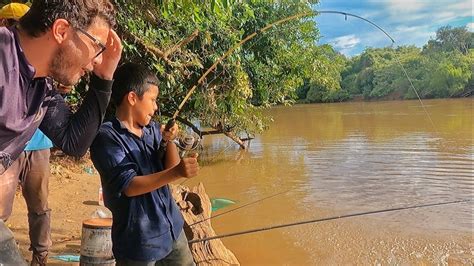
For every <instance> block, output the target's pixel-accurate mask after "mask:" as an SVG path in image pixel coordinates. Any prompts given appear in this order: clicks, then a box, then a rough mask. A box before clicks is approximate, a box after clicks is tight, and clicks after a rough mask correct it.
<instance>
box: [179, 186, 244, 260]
mask: <svg viewBox="0 0 474 266" xmlns="http://www.w3.org/2000/svg"><path fill="white" fill-rule="evenodd" d="M171 189H172V193H173V197H174V198H175V200H176V203H177V204H178V207H179V208H180V209H181V213H182V214H183V217H184V232H185V233H186V237H187V238H188V240H193V239H201V238H205V237H210V236H215V235H216V233H215V232H214V229H212V226H211V220H206V221H204V222H201V223H198V224H195V225H193V226H191V227H190V226H189V225H190V224H194V223H196V222H200V221H203V220H205V219H207V218H209V217H210V216H211V210H212V209H211V208H212V206H211V201H210V199H209V196H208V195H207V194H206V191H205V189H204V185H203V184H202V183H199V184H198V185H197V186H195V187H193V188H192V189H189V188H187V187H185V186H179V185H171ZM189 248H190V249H191V252H192V254H193V258H194V262H195V263H196V265H240V263H239V261H238V260H237V258H236V257H235V255H234V254H233V253H232V252H231V251H230V250H228V249H227V248H226V247H225V246H224V244H223V243H222V241H221V240H220V239H215V240H211V241H205V242H198V243H194V244H191V245H190V246H189Z"/></svg>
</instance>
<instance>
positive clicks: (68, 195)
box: [6, 156, 107, 265]
mask: <svg viewBox="0 0 474 266" xmlns="http://www.w3.org/2000/svg"><path fill="white" fill-rule="evenodd" d="M99 187H100V178H99V176H98V174H97V172H96V171H95V169H94V168H93V166H92V163H91V161H90V160H89V159H87V157H86V158H83V159H80V160H74V159H72V158H69V157H57V156H52V160H51V177H50V183H49V192H50V194H49V207H50V209H51V237H52V240H53V246H52V247H51V250H50V257H51V256H54V255H79V253H80V244H81V232H82V221H83V220H86V219H88V218H91V217H92V215H93V214H94V212H95V211H96V210H98V209H101V210H104V211H107V209H105V208H104V207H102V206H100V205H99V204H98V195H99ZM6 224H7V226H8V227H9V228H10V229H11V230H12V232H13V234H14V236H15V239H16V241H17V242H18V244H19V247H20V250H21V253H22V255H23V257H24V258H25V259H26V260H27V261H30V260H31V252H30V251H28V248H29V243H30V242H29V237H28V218H27V209H26V204H25V200H24V199H23V196H22V195H21V192H20V191H19V190H18V191H17V194H16V197H15V202H14V206H13V213H12V216H11V217H10V219H8V220H7V222H6ZM48 265H79V263H70V262H62V261H59V260H55V259H52V258H50V259H49V260H48Z"/></svg>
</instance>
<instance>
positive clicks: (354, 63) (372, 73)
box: [297, 26, 474, 102]
mask: <svg viewBox="0 0 474 266" xmlns="http://www.w3.org/2000/svg"><path fill="white" fill-rule="evenodd" d="M331 57H333V58H337V59H334V60H332V62H334V63H333V67H334V68H335V70H333V71H331V72H330V73H328V74H329V75H334V76H333V79H334V80H338V82H336V83H334V84H331V86H325V85H324V84H321V82H319V81H308V82H305V84H304V85H303V86H301V87H299V88H298V89H297V95H298V98H299V100H300V101H302V102H336V101H347V100H354V99H365V100H380V99H413V98H416V94H415V92H414V91H413V89H412V88H411V85H410V81H409V79H408V78H407V77H406V76H405V74H404V72H403V69H402V67H401V66H400V65H403V67H404V68H405V69H406V72H407V74H408V76H409V77H410V79H411V81H412V82H413V86H414V87H415V88H416V90H417V92H418V93H419V95H420V97H421V98H448V97H463V96H468V95H472V94H473V91H474V83H473V75H472V74H473V66H474V33H472V32H469V31H468V30H467V29H466V28H463V27H450V26H445V27H441V28H439V29H438V30H437V32H436V37H435V38H434V39H432V40H429V41H428V42H427V43H426V44H425V45H424V46H423V48H421V49H420V48H417V47H415V46H402V47H398V48H394V49H392V48H367V49H366V50H365V51H364V52H363V53H362V54H360V55H358V56H355V57H353V58H350V59H347V58H345V57H344V56H342V55H337V54H336V53H335V52H334V51H332V52H331Z"/></svg>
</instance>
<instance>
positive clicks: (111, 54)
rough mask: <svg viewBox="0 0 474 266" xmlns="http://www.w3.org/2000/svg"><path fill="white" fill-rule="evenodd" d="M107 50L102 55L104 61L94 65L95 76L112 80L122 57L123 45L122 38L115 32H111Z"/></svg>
mask: <svg viewBox="0 0 474 266" xmlns="http://www.w3.org/2000/svg"><path fill="white" fill-rule="evenodd" d="M105 46H106V49H105V51H104V53H102V55H101V56H102V61H101V62H100V64H97V65H94V74H95V75H96V76H98V77H99V78H101V79H105V80H112V79H113V77H114V72H115V69H117V65H118V63H119V61H120V57H121V56H122V43H121V41H120V37H119V36H118V35H117V33H116V32H115V31H114V30H112V29H111V30H110V31H109V35H108V37H107V44H106V45H105Z"/></svg>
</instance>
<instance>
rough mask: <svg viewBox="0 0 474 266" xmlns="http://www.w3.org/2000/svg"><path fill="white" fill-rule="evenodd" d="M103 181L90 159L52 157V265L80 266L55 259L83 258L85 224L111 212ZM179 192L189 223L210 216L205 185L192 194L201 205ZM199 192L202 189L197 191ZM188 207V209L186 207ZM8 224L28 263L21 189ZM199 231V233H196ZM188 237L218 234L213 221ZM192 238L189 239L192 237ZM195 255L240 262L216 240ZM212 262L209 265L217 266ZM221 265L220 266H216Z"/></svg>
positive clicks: (195, 250)
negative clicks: (102, 202)
mask: <svg viewBox="0 0 474 266" xmlns="http://www.w3.org/2000/svg"><path fill="white" fill-rule="evenodd" d="M99 187H100V178H99V176H98V174H97V172H96V171H95V169H94V168H93V166H92V162H91V161H90V160H89V159H88V157H87V156H86V157H84V158H81V159H79V160H75V159H73V158H71V157H67V156H59V157H58V156H52V158H51V179H50V184H49V191H50V195H49V207H50V208H51V210H52V212H51V236H52V241H53V245H52V247H51V249H50V259H49V260H48V265H77V264H78V263H77V262H64V261H59V260H56V259H54V258H53V257H54V256H56V255H79V254H80V248H81V232H82V221H83V220H86V219H88V218H91V217H93V216H94V215H96V213H97V212H100V211H102V212H104V213H107V214H109V215H110V212H109V211H108V210H107V209H106V208H105V207H103V206H100V205H99ZM173 189H174V190H175V192H174V194H175V198H176V199H178V200H177V202H178V205H179V206H181V208H182V211H183V215H184V218H185V220H186V222H187V223H188V224H192V223H196V222H198V221H201V220H204V219H205V218H206V217H209V216H210V212H211V203H210V201H209V197H208V196H207V194H206V193H205V191H204V186H202V185H200V186H199V187H198V188H195V189H194V190H193V191H192V192H190V193H189V195H195V197H194V198H196V197H197V196H198V195H199V197H200V198H201V200H199V204H200V205H199V206H197V205H196V204H197V203H196V202H193V201H190V200H189V199H191V197H190V196H188V193H186V195H187V197H186V198H187V200H186V199H185V198H180V196H181V194H182V195H185V194H183V193H179V191H181V192H182V191H184V190H183V189H185V188H184V187H181V188H179V190H176V187H175V186H174V188H173ZM196 189H198V190H196ZM183 206H184V207H183ZM195 208H200V209H201V210H202V211H201V212H200V213H199V214H195V213H193V212H194V210H195ZM6 225H7V226H8V228H10V230H11V231H12V232H13V234H14V237H15V240H16V241H17V242H18V246H19V248H20V252H21V255H22V256H23V258H25V259H26V260H27V261H28V262H29V261H30V258H31V252H30V251H29V250H28V248H29V237H28V220H27V209H26V204H25V202H24V199H23V197H22V195H21V192H20V191H19V190H17V193H16V195H15V202H14V207H13V214H12V216H11V217H10V219H9V220H8V221H7V223H6ZM195 230H198V231H195ZM185 231H186V234H187V235H191V236H192V235H196V236H197V237H198V238H204V237H209V236H213V235H215V233H214V231H213V230H212V228H211V225H210V221H207V222H205V223H202V224H200V225H199V226H195V227H193V228H192V231H191V230H189V227H188V228H186V227H185ZM188 238H189V236H188ZM192 252H193V256H194V257H195V258H198V260H199V261H209V260H212V261H213V262H214V264H215V263H218V262H219V261H234V263H235V264H236V265H238V261H237V259H236V258H235V256H234V255H233V254H232V252H231V251H229V250H227V249H226V248H225V247H224V245H223V244H222V242H221V241H220V240H219V241H212V243H207V244H205V243H196V244H193V246H192ZM214 264H212V263H210V264H209V265H214ZM216 265H217V264H216Z"/></svg>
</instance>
